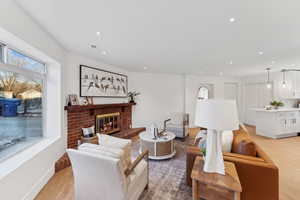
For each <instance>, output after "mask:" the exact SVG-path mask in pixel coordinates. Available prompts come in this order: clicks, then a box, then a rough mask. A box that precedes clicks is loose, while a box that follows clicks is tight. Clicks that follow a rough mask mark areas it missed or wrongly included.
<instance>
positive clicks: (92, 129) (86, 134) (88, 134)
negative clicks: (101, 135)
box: [82, 126, 95, 137]
mask: <svg viewBox="0 0 300 200" xmlns="http://www.w3.org/2000/svg"><path fill="white" fill-rule="evenodd" d="M94 133H95V126H91V127H87V128H82V134H83V137H93V136H94Z"/></svg>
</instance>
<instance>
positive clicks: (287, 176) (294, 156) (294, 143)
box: [247, 127, 300, 200]
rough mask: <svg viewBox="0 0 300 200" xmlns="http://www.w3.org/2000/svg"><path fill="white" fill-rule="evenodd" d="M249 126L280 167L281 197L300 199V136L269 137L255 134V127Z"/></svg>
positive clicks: (284, 199) (256, 138) (288, 199)
mask: <svg viewBox="0 0 300 200" xmlns="http://www.w3.org/2000/svg"><path fill="white" fill-rule="evenodd" d="M247 128H248V130H249V132H250V134H251V137H252V138H253V139H254V140H255V142H256V143H257V144H258V145H259V146H260V147H261V148H262V149H263V150H264V151H265V152H266V153H267V154H268V155H269V156H270V158H271V159H272V160H273V162H274V163H275V164H276V165H277V167H278V168H279V191H280V192H279V197H280V198H279V199H280V200H298V199H300V190H299V185H300V137H290V138H284V139H269V138H265V137H261V136H257V135H255V128H254V127H247Z"/></svg>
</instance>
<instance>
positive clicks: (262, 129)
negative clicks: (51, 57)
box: [251, 108, 300, 139]
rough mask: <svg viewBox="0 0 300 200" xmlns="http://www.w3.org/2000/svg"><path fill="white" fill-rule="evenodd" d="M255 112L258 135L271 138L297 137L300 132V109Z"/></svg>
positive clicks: (254, 109)
mask: <svg viewBox="0 0 300 200" xmlns="http://www.w3.org/2000/svg"><path fill="white" fill-rule="evenodd" d="M251 110H253V111H255V121H256V123H255V124H256V134H257V135H261V136H265V137H269V138H275V139H276V138H284V137H291V136H297V135H298V133H299V132H300V108H279V109H272V110H266V109H263V108H253V109H251Z"/></svg>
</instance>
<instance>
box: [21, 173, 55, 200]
mask: <svg viewBox="0 0 300 200" xmlns="http://www.w3.org/2000/svg"><path fill="white" fill-rule="evenodd" d="M54 173H55V172H54V167H51V168H50V169H49V170H48V171H47V172H46V173H45V174H44V175H43V176H42V177H41V178H40V179H39V180H38V181H37V182H36V184H35V185H34V186H33V187H32V188H31V190H30V191H29V192H28V193H27V194H26V195H25V196H24V198H23V199H22V200H34V198H35V197H36V195H37V194H38V193H39V192H40V191H41V190H42V188H43V187H44V186H45V185H46V184H47V183H48V181H49V180H50V178H51V177H52V176H53V175H54Z"/></svg>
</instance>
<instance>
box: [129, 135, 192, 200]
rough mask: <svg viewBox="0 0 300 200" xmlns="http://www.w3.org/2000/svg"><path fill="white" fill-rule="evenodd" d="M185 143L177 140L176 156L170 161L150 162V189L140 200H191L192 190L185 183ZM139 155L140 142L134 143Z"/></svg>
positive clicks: (135, 152) (136, 152)
mask: <svg viewBox="0 0 300 200" xmlns="http://www.w3.org/2000/svg"><path fill="white" fill-rule="evenodd" d="M185 146H186V144H185V142H183V141H181V140H177V139H176V140H175V148H176V155H175V156H174V157H173V158H171V159H168V160H161V161H154V160H149V188H148V189H147V190H145V191H144V193H143V194H142V195H141V197H140V200H175V199H176V200H190V199H192V188H191V187H189V186H187V185H186V182H185V163H186V155H185ZM133 149H134V154H135V155H137V154H138V150H139V141H136V142H134V145H133Z"/></svg>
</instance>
